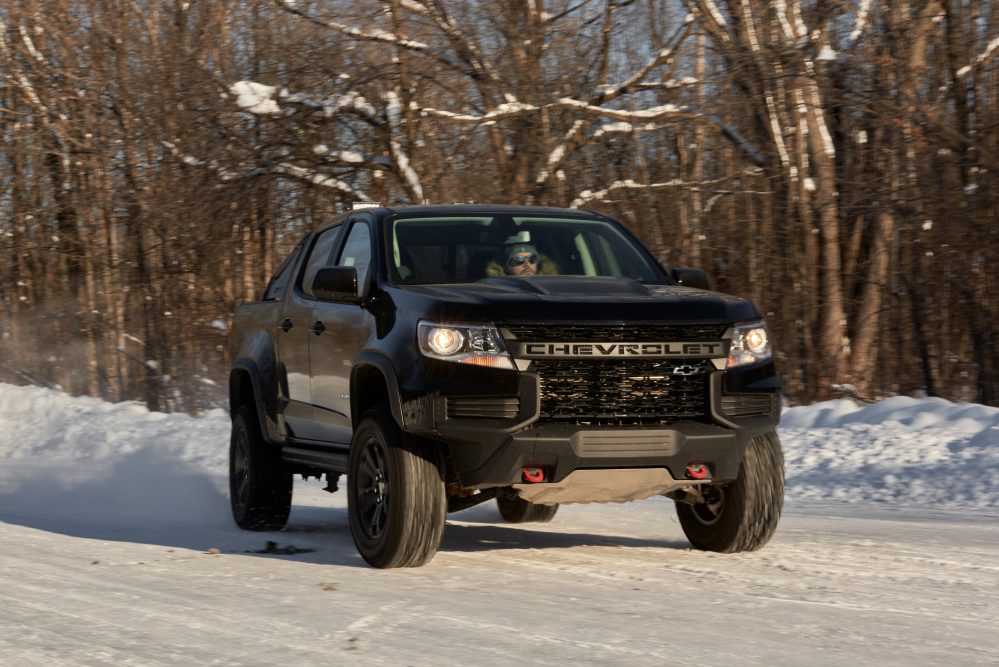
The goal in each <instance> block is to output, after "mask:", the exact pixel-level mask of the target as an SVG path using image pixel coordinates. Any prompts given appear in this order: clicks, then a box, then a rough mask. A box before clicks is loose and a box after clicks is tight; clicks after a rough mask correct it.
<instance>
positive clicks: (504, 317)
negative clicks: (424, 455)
mask: <svg viewBox="0 0 999 667" xmlns="http://www.w3.org/2000/svg"><path fill="white" fill-rule="evenodd" d="M389 292H390V294H391V295H392V298H393V300H395V301H396V303H397V305H398V306H400V307H403V308H407V307H408V308H412V309H413V310H416V311H418V312H421V313H424V314H426V315H427V316H430V317H438V318H441V319H443V320H445V321H452V322H455V321H461V320H467V321H472V322H516V321H522V322H528V321H548V320H559V321H567V322H568V321H574V322H578V321H589V320H592V321H603V322H607V321H618V320H627V321H632V320H643V321H663V320H668V321H674V322H744V321H749V320H754V319H758V318H759V317H760V315H759V312H758V311H757V310H756V308H755V307H754V306H753V304H752V303H750V302H749V301H746V300H745V299H740V298H738V297H734V296H730V295H728V294H722V293H719V292H709V291H707V290H701V289H694V288H691V287H682V286H678V285H645V284H642V283H639V282H637V281H634V280H631V279H630V278H603V277H584V276H533V277H529V278H520V277H514V276H502V277H495V278H486V279H484V280H480V281H478V282H474V283H464V284H455V285H418V286H395V287H392V288H389ZM431 313H433V315H431Z"/></svg>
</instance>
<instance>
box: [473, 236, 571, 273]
mask: <svg viewBox="0 0 999 667" xmlns="http://www.w3.org/2000/svg"><path fill="white" fill-rule="evenodd" d="M557 273H558V270H557V268H556V267H555V263H554V262H553V261H552V260H551V259H549V258H548V257H545V256H543V255H541V254H540V253H538V251H537V249H536V248H535V247H534V245H532V244H530V243H525V242H517V243H511V244H507V245H505V246H503V249H502V250H501V251H500V253H499V255H498V256H497V258H496V259H494V260H493V261H491V262H489V264H488V265H487V266H486V275H489V276H535V275H539V274H541V275H555V274H557Z"/></svg>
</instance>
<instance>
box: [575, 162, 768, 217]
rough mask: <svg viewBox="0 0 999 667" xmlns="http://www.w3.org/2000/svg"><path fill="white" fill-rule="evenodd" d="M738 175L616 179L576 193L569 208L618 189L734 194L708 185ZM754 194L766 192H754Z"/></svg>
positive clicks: (603, 198)
mask: <svg viewBox="0 0 999 667" xmlns="http://www.w3.org/2000/svg"><path fill="white" fill-rule="evenodd" d="M743 173H746V174H749V175H755V173H756V172H755V171H754V170H750V169H747V170H745V171H744V172H743ZM736 176H737V175H735V174H731V175H728V176H724V177H722V178H718V179H715V180H713V181H702V182H701V183H697V184H692V183H688V182H686V181H684V180H682V179H679V178H674V179H672V180H669V181H664V182H662V183H636V182H635V181H633V180H631V179H627V180H624V181H614V182H613V183H611V184H610V186H608V187H607V188H605V189H603V190H597V191H593V190H583V191H582V192H580V193H579V194H578V195H576V198H575V199H574V200H572V203H571V204H569V208H579V207H581V206H583V205H584V204H586V203H587V202H591V201H605V200H606V199H607V197H608V195H610V193H611V192H614V191H616V190H663V189H665V188H683V189H685V190H688V191H691V192H698V191H699V192H712V193H714V194H716V195H717V196H721V195H726V194H734V193H735V192H736V191H735V190H708V189H707V188H706V186H711V185H718V184H720V183H724V182H725V181H729V180H732V178H734V177H736ZM752 194H766V193H762V192H753V193H752ZM713 203H714V202H713V201H711V202H709V203H708V208H709V209H710V208H711V206H712V205H713Z"/></svg>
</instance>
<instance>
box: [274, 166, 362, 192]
mask: <svg viewBox="0 0 999 667" xmlns="http://www.w3.org/2000/svg"><path fill="white" fill-rule="evenodd" d="M271 171H272V172H274V173H275V174H280V175H282V176H288V177H290V178H294V179H296V180H299V181H303V182H305V183H311V184H312V185H318V186H320V187H323V188H331V189H333V190H337V191H339V192H342V193H343V194H345V195H347V196H349V197H351V198H353V199H356V200H358V201H371V199H370V198H369V197H368V195H366V194H365V193H364V192H363V191H361V190H358V189H357V188H355V187H353V186H352V185H350V184H349V183H347V182H345V181H341V180H340V179H339V178H334V177H332V176H328V175H326V174H319V173H316V172H314V171H312V170H311V169H306V168H305V167H299V166H296V165H293V164H289V163H287V162H282V163H280V164H277V165H275V166H274V167H273V168H272V169H271Z"/></svg>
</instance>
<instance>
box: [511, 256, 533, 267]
mask: <svg viewBox="0 0 999 667" xmlns="http://www.w3.org/2000/svg"><path fill="white" fill-rule="evenodd" d="M525 262H526V263H528V264H537V263H538V256H537V255H534V254H531V255H514V256H513V257H511V258H510V259H508V260H507V262H506V265H507V266H511V267H512V266H521V265H522V264H524V263H525Z"/></svg>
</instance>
